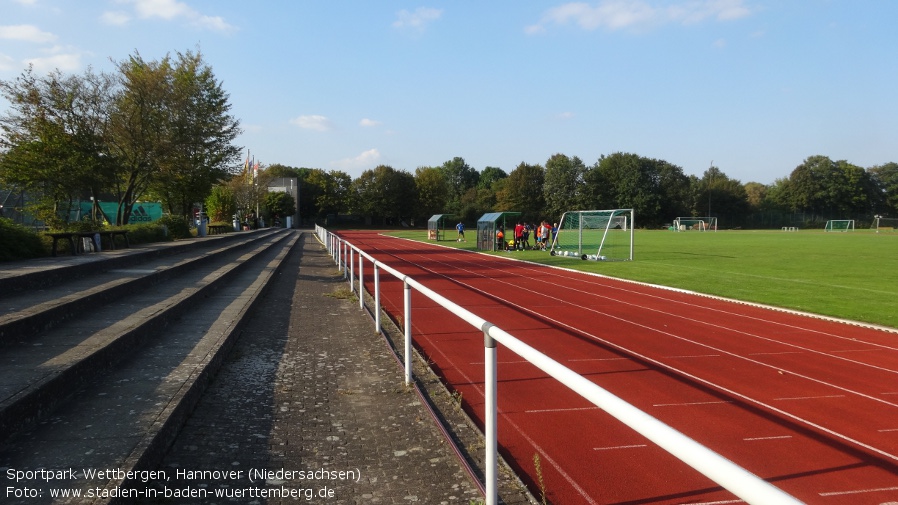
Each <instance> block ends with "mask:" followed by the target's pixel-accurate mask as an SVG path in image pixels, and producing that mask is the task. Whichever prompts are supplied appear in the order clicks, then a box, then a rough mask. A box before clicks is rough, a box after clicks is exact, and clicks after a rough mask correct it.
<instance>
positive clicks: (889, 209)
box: [867, 162, 898, 217]
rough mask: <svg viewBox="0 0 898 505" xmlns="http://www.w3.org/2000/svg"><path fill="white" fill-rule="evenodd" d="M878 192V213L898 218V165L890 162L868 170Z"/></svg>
mask: <svg viewBox="0 0 898 505" xmlns="http://www.w3.org/2000/svg"><path fill="white" fill-rule="evenodd" d="M867 172H869V174H870V178H871V180H872V181H873V184H874V187H875V189H876V191H877V195H878V197H877V199H876V203H877V207H876V211H877V212H879V213H881V214H885V215H887V216H894V217H898V163H895V162H890V163H886V164H884V165H878V166H875V167H871V168H870V169H868V170H867Z"/></svg>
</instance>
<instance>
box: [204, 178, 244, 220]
mask: <svg viewBox="0 0 898 505" xmlns="http://www.w3.org/2000/svg"><path fill="white" fill-rule="evenodd" d="M205 205H206V213H207V214H208V215H209V219H210V220H211V221H212V222H213V223H214V222H230V221H231V220H232V219H233V217H234V216H235V215H236V214H237V199H236V198H235V197H234V192H233V190H232V189H231V188H230V187H228V186H225V185H217V186H213V187H212V191H211V192H210V193H209V196H207V197H206V201H205Z"/></svg>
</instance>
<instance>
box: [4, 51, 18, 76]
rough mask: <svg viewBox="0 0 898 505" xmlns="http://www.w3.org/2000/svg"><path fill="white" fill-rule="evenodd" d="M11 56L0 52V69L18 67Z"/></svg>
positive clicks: (5, 69)
mask: <svg viewBox="0 0 898 505" xmlns="http://www.w3.org/2000/svg"><path fill="white" fill-rule="evenodd" d="M15 61H16V60H14V59H13V58H12V57H11V56H7V55H5V54H3V53H0V71H3V72H5V71H7V70H13V69H16V68H18V67H19V65H18V64H16V62H15Z"/></svg>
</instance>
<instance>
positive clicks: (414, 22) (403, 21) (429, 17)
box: [393, 7, 443, 31]
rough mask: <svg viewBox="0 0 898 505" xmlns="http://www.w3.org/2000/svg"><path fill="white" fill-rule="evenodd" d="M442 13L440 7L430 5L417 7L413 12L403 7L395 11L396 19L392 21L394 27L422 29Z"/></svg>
mask: <svg viewBox="0 0 898 505" xmlns="http://www.w3.org/2000/svg"><path fill="white" fill-rule="evenodd" d="M442 15H443V10H442V9H433V8H430V7H418V8H417V9H415V12H409V11H407V10H405V9H403V10H401V11H399V12H397V13H396V21H393V27H394V28H411V29H413V30H418V31H423V30H424V29H425V28H426V27H427V25H429V24H430V23H432V22H434V21H436V20H437V19H440V16H442Z"/></svg>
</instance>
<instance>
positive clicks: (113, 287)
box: [0, 232, 271, 346]
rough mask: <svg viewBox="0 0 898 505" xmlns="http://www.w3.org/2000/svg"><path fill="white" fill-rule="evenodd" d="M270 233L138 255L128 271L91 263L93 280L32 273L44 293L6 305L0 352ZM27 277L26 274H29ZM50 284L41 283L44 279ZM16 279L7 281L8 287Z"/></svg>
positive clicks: (19, 296) (24, 294)
mask: <svg viewBox="0 0 898 505" xmlns="http://www.w3.org/2000/svg"><path fill="white" fill-rule="evenodd" d="M270 234H271V232H266V233H259V234H253V235H241V236H235V237H234V238H232V239H229V240H222V241H215V242H212V243H203V242H198V243H199V244H202V245H204V247H202V248H200V247H198V246H196V245H194V246H193V247H191V248H186V247H176V246H172V247H173V249H169V250H168V254H158V251H153V253H152V254H148V253H145V252H136V253H134V254H132V255H130V256H126V257H130V260H129V261H128V263H127V266H128V267H129V268H121V267H120V265H122V264H123V263H124V262H123V261H117V260H111V261H107V262H104V261H90V262H89V264H90V265H91V268H92V269H94V270H95V271H96V273H94V274H93V275H90V276H88V277H81V276H80V275H78V274H79V272H70V274H71V278H70V279H69V280H68V281H66V282H60V281H61V279H62V278H64V277H65V273H64V272H65V271H66V270H71V269H72V268H74V267H78V265H79V263H72V264H70V265H68V266H59V267H58V268H53V269H51V270H49V271H48V270H33V271H32V272H31V273H30V274H29V275H30V276H31V277H33V278H32V281H33V282H34V283H35V284H36V285H40V286H42V287H41V288H40V289H26V290H23V291H20V292H17V293H15V296H13V297H6V298H3V299H2V302H0V303H2V308H0V311H2V312H3V313H2V315H0V346H3V345H9V344H11V343H20V344H23V343H28V340H29V337H30V336H31V335H34V334H37V333H38V332H40V331H43V330H46V329H49V328H51V327H53V326H55V325H58V324H60V323H62V322H63V321H64V320H66V319H68V318H70V317H74V316H77V315H81V314H83V313H84V312H86V311H91V310H94V309H96V307H98V306H101V305H104V304H106V303H108V302H110V301H112V300H115V299H118V298H121V297H124V296H127V295H128V294H129V293H133V292H136V291H138V290H141V289H146V288H147V287H149V286H152V285H154V284H157V283H159V282H163V281H165V280H167V279H171V278H174V277H175V276H177V275H183V274H185V273H189V271H190V269H192V268H196V266H197V265H199V264H201V262H203V261H206V260H207V258H211V257H214V256H216V255H219V254H223V253H226V252H228V251H237V250H240V249H242V248H245V247H248V246H250V245H252V244H253V243H256V242H257V241H259V240H261V239H263V238H265V237H267V236H270ZM26 272H27V270H26ZM42 274H43V275H46V276H47V277H49V279H46V280H40V279H39V276H40V275H42ZM11 278H13V276H8V277H7V278H6V280H7V281H9V279H11Z"/></svg>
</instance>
